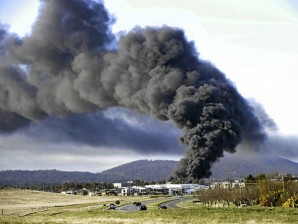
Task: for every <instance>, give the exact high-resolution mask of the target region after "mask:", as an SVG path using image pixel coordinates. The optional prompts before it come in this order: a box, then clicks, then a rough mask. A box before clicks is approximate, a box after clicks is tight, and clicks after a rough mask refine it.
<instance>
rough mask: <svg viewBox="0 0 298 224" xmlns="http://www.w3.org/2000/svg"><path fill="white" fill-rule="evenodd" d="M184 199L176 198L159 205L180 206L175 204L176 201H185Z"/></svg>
mask: <svg viewBox="0 0 298 224" xmlns="http://www.w3.org/2000/svg"><path fill="white" fill-rule="evenodd" d="M185 200H186V199H185V198H178V199H174V200H171V201H167V202H164V203H162V204H160V206H166V207H167V208H180V207H179V206H177V203H179V202H182V201H185Z"/></svg>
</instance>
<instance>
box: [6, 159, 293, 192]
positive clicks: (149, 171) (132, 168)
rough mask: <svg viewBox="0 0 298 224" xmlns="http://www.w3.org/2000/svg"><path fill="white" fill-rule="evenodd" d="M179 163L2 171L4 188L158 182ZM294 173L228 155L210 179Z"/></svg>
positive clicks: (277, 164)
mask: <svg viewBox="0 0 298 224" xmlns="http://www.w3.org/2000/svg"><path fill="white" fill-rule="evenodd" d="M176 163H177V161H173V160H153V161H152V160H138V161H134V162H131V163H127V164H123V165H120V166H117V167H114V168H112V169H109V170H106V171H103V172H102V173H89V172H65V171H58V170H37V171H28V170H8V171H0V185H1V186H20V187H29V186H43V185H59V184H61V183H65V182H77V183H83V182H122V181H129V180H137V179H139V180H143V181H158V180H165V179H167V178H168V177H169V175H170V173H171V172H172V170H173V169H174V167H175V165H176ZM273 172H282V173H291V174H292V175H295V176H298V163H295V162H292V161H290V160H287V159H282V158H264V157H254V158H241V157H237V156H234V155H232V156H231V155H229V156H226V157H224V158H221V160H220V161H218V162H217V163H215V164H214V166H213V167H212V173H213V175H212V177H211V179H237V178H243V177H245V176H247V175H249V174H253V175H257V174H259V173H266V174H270V173H273Z"/></svg>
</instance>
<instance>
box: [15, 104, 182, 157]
mask: <svg viewBox="0 0 298 224" xmlns="http://www.w3.org/2000/svg"><path fill="white" fill-rule="evenodd" d="M132 117H133V119H131V118H132ZM18 133H19V134H21V135H25V136H27V137H28V138H33V139H34V141H35V142H40V143H44V144H48V143H52V142H55V143H56V144H60V143H61V144H65V143H74V144H77V145H82V146H86V145H87V146H91V147H96V146H97V147H108V148H115V149H119V150H121V149H122V150H127V149H128V150H133V151H134V152H136V153H139V154H142V155H150V154H152V153H154V154H163V155H165V154H169V153H171V154H173V155H175V154H176V155H180V156H181V155H182V154H183V153H182V150H181V146H180V145H179V143H178V142H177V138H178V137H179V134H181V133H179V131H177V130H176V129H175V128H173V126H172V125H171V124H170V123H165V122H163V123H162V124H161V122H159V121H158V120H155V119H152V118H150V117H147V116H144V115H139V114H134V113H132V112H131V111H128V110H124V109H120V108H113V109H109V110H105V111H97V112H95V113H87V114H72V115H70V116H67V117H65V118H63V119H59V118H57V117H48V118H47V119H44V120H42V121H40V122H39V123H38V124H31V125H30V126H29V127H28V128H26V129H23V130H20V131H18Z"/></svg>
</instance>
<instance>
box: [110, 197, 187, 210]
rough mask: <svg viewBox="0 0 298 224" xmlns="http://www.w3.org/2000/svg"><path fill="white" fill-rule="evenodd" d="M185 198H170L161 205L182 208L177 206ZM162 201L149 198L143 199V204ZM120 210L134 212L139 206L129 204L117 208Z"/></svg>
mask: <svg viewBox="0 0 298 224" xmlns="http://www.w3.org/2000/svg"><path fill="white" fill-rule="evenodd" d="M184 200H185V199H184V198H178V199H169V201H167V202H164V203H161V204H160V205H162V206H167V208H180V207H179V206H177V203H179V202H181V201H184ZM158 201H160V199H155V200H148V201H143V202H142V204H143V205H146V204H150V203H155V202H158ZM116 210H118V211H123V212H133V211H138V206H135V205H133V204H129V205H124V206H119V207H117V208H116Z"/></svg>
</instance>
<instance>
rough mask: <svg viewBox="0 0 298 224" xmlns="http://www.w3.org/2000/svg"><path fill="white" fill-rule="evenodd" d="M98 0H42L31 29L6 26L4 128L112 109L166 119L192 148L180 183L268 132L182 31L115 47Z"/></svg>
mask: <svg viewBox="0 0 298 224" xmlns="http://www.w3.org/2000/svg"><path fill="white" fill-rule="evenodd" d="M113 21H114V20H113V18H111V17H110V16H109V14H108V13H107V11H106V9H105V7H104V6H103V5H102V4H101V3H95V2H93V1H87V0H84V1H82V0H43V1H41V7H40V11H39V16H38V18H37V20H36V23H35V24H34V25H33V27H32V33H31V34H30V35H28V36H26V37H24V38H20V37H18V36H17V35H15V34H11V33H9V32H8V31H7V30H6V29H5V27H4V26H1V27H0V86H1V89H0V115H1V122H0V128H1V131H2V132H6V131H13V130H16V129H17V128H19V127H23V126H24V125H26V124H27V123H28V122H38V121H39V120H41V119H43V118H46V117H48V116H57V117H67V116H70V115H72V114H84V113H87V112H94V111H97V110H100V109H105V108H110V107H114V106H120V107H126V108H130V109H132V110H134V111H137V112H140V113H144V114H147V115H150V116H154V117H155V118H157V119H160V120H164V121H167V120H170V121H171V122H173V123H174V124H175V125H176V126H177V127H178V128H180V129H182V130H183V131H184V135H183V136H182V137H181V142H182V143H183V144H184V145H185V146H186V151H185V158H183V159H182V160H181V162H180V164H179V166H178V168H177V171H176V172H175V174H174V176H175V177H176V178H185V179H192V178H196V179H199V178H202V177H208V176H210V175H211V173H210V167H211V164H212V163H213V162H215V161H216V160H217V159H218V158H220V157H222V156H223V152H224V151H226V152H231V153H232V152H235V148H236V146H237V145H238V144H239V143H240V142H245V143H247V144H249V145H251V146H253V147H254V146H257V145H259V143H261V142H262V141H263V140H264V138H265V134H264V132H263V128H262V126H261V125H260V122H259V121H258V119H257V117H256V116H255V113H254V109H253V108H252V107H250V106H249V105H248V103H247V102H246V100H245V99H244V98H243V97H242V96H241V95H240V94H239V93H238V92H237V90H236V88H235V87H234V86H233V84H232V83H231V82H230V81H229V80H228V79H227V78H226V77H225V75H224V74H223V73H222V72H220V71H219V70H218V69H217V68H215V67H214V66H213V65H212V64H211V63H209V62H206V61H203V60H200V59H199V55H198V53H197V51H196V49H195V47H194V44H193V43H192V42H189V41H188V40H187V39H186V37H185V34H184V32H183V31H182V30H181V29H178V28H171V27H167V26H162V27H146V28H138V27H136V28H134V29H133V30H131V31H130V32H128V33H125V34H122V35H120V37H119V40H118V42H117V47H114V50H113V49H112V48H113V45H114V44H115V43H116V41H115V37H114V36H113V35H112V33H111V31H110V25H111V24H112V23H113Z"/></svg>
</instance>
